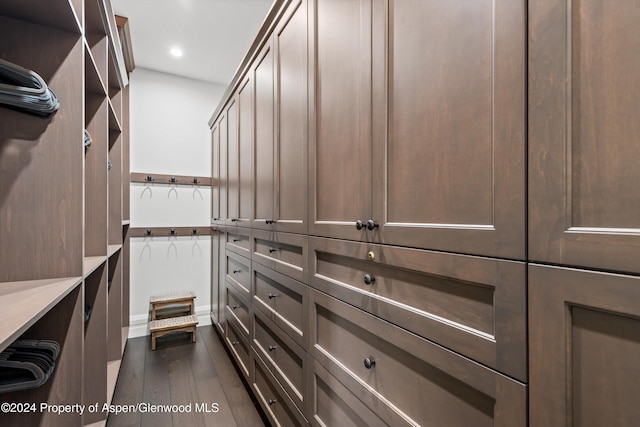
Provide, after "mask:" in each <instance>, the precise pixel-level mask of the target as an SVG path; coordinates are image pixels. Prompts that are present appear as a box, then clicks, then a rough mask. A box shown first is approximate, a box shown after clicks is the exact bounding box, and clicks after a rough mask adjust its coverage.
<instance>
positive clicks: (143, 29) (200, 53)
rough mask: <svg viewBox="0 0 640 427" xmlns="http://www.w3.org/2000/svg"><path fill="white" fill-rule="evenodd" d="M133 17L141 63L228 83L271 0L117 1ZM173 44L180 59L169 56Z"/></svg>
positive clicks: (134, 39) (135, 50) (116, 8)
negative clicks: (181, 53) (181, 52)
mask: <svg viewBox="0 0 640 427" xmlns="http://www.w3.org/2000/svg"><path fill="white" fill-rule="evenodd" d="M111 3H112V5H113V10H114V12H115V13H116V15H121V16H124V17H127V18H129V28H130V31H131V40H132V44H133V57H134V60H135V63H136V67H142V68H148V69H152V70H157V71H163V72H165V73H170V74H176V75H180V76H186V77H190V78H194V79H199V80H204V81H208V82H212V83H218V84H222V85H225V86H226V85H227V84H228V83H229V82H230V81H231V78H232V77H233V73H234V72H235V71H236V68H237V67H238V65H239V64H240V61H241V60H242V58H243V56H244V54H245V53H246V52H247V50H248V49H249V46H250V44H251V41H252V40H253V38H254V37H255V35H256V34H257V32H258V29H259V27H260V24H261V23H262V21H263V20H264V18H265V17H266V15H267V12H268V10H269V8H270V7H271V3H272V0H112V1H111ZM173 47H180V48H181V49H182V50H183V51H184V55H183V56H182V57H181V58H175V57H173V56H171V55H170V54H169V51H170V49H171V48H173Z"/></svg>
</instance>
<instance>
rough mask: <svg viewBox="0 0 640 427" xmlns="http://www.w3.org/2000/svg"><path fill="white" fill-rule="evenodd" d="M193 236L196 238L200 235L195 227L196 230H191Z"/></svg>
mask: <svg viewBox="0 0 640 427" xmlns="http://www.w3.org/2000/svg"><path fill="white" fill-rule="evenodd" d="M191 234H192V235H194V236H195V235H196V234H198V229H197V228H195V227H194V228H193V229H192V230H191Z"/></svg>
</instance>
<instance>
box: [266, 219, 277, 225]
mask: <svg viewBox="0 0 640 427" xmlns="http://www.w3.org/2000/svg"><path fill="white" fill-rule="evenodd" d="M264 222H266V223H267V224H275V223H276V220H275V219H271V218H269V219H265V220H264Z"/></svg>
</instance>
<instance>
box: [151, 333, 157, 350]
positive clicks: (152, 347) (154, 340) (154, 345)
mask: <svg viewBox="0 0 640 427" xmlns="http://www.w3.org/2000/svg"><path fill="white" fill-rule="evenodd" d="M155 349H156V333H155V332H152V333H151V350H155Z"/></svg>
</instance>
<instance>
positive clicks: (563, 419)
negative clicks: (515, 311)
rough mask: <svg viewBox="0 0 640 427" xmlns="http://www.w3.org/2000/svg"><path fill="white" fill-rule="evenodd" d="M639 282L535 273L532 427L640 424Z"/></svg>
mask: <svg viewBox="0 0 640 427" xmlns="http://www.w3.org/2000/svg"><path fill="white" fill-rule="evenodd" d="M639 301H640V277H634V276H624V275H620V274H610V273H596V272H589V271H584V270H573V269H568V268H560V267H547V266H540V265H533V264H532V265H530V266H529V340H530V344H529V370H530V372H529V379H530V383H529V386H530V394H529V396H530V411H529V414H530V425H531V427H555V426H558V427H560V426H563V427H564V426H594V427H595V426H618V427H632V426H636V425H638V420H639V419H640V405H638V399H639V398H640V382H639V381H638V378H640V363H638V362H639V361H640V304H638V302H639Z"/></svg>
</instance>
